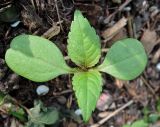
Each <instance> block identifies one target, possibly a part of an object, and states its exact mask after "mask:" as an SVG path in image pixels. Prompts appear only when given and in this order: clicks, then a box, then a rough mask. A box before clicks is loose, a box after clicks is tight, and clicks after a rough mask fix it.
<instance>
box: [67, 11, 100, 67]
mask: <svg viewBox="0 0 160 127" xmlns="http://www.w3.org/2000/svg"><path fill="white" fill-rule="evenodd" d="M68 37H69V38H68V47H67V48H68V55H69V57H70V58H71V60H72V61H73V62H75V63H76V64H77V65H78V66H84V67H92V66H94V65H95V64H96V63H97V62H98V61H99V58H100V53H101V50H100V47H101V46H100V39H99V37H98V36H97V35H96V32H95V30H94V28H93V27H91V26H90V24H89V22H88V20H87V19H86V18H84V17H83V15H82V14H81V12H80V11H75V13H74V21H72V24H71V31H70V32H69V35H68Z"/></svg>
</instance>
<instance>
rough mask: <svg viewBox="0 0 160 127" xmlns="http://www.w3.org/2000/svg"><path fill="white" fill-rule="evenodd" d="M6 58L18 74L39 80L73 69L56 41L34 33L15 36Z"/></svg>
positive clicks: (48, 78) (42, 80) (51, 77)
mask: <svg viewBox="0 0 160 127" xmlns="http://www.w3.org/2000/svg"><path fill="white" fill-rule="evenodd" d="M5 60H6V62H7V64H8V66H9V67H10V68H11V69H12V70H13V71H15V72H16V73H17V74H19V75H21V76H23V77H26V78H28V79H30V80H32V81H37V82H44V81H48V80H50V79H53V78H55V77H57V76H59V75H61V74H66V73H69V72H70V71H71V69H70V68H69V67H68V66H67V65H66V63H65V61H64V58H63V56H62V53H61V52H60V50H59V49H58V48H57V46H56V45H55V44H54V43H52V42H51V41H49V40H47V39H44V38H42V37H38V36H33V35H20V36H17V37H15V38H14V39H13V40H12V42H11V47H10V49H8V50H7V52H6V54H5Z"/></svg>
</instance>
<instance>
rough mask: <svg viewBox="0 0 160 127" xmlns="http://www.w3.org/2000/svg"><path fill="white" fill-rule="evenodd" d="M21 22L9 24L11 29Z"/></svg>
mask: <svg viewBox="0 0 160 127" xmlns="http://www.w3.org/2000/svg"><path fill="white" fill-rule="evenodd" d="M20 22H21V21H16V22H14V23H12V24H11V27H17V26H18V25H19V23H20Z"/></svg>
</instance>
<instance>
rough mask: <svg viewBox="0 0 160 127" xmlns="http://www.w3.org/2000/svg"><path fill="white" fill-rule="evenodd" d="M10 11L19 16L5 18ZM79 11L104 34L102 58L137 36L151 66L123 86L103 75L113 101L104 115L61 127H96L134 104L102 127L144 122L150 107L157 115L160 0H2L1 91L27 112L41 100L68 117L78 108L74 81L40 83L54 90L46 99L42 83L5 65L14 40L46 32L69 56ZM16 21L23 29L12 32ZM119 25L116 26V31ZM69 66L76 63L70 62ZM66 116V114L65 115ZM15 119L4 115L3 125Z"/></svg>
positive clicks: (67, 121)
mask: <svg viewBox="0 0 160 127" xmlns="http://www.w3.org/2000/svg"><path fill="white" fill-rule="evenodd" d="M125 4H126V5H125ZM10 6H12V9H13V10H14V11H13V10H11V11H10V12H9V17H5V16H4V13H2V12H4V11H3V10H4V9H5V8H10ZM75 9H79V10H81V11H82V12H83V14H84V15H85V16H86V17H87V18H88V20H89V21H90V23H91V24H92V26H94V28H95V29H96V31H97V33H98V35H100V37H101V40H102V41H101V45H102V50H103V52H102V54H103V57H104V53H105V52H106V51H107V49H108V48H109V47H110V45H111V44H112V43H113V42H114V41H116V40H119V39H122V38H125V37H133V38H137V39H139V40H141V41H142V43H143V44H144V47H145V48H146V51H147V53H148V59H149V61H148V64H147V67H146V69H145V71H144V73H143V74H142V75H141V76H139V77H138V78H137V79H135V80H133V81H129V82H124V81H120V80H117V79H115V78H113V77H111V76H109V75H107V74H103V78H104V85H103V93H104V95H105V96H107V97H108V98H109V99H108V100H107V102H106V107H105V111H101V110H100V109H96V110H95V112H94V113H93V114H92V117H91V119H90V121H89V123H88V124H84V123H82V121H81V120H79V121H78V122H77V120H75V119H72V118H71V117H72V116H69V117H63V118H62V119H60V123H59V125H58V126H60V127H83V126H87V125H88V126H89V125H92V124H95V123H97V122H98V121H99V120H101V119H103V118H104V117H106V116H108V115H106V114H107V113H108V114H109V113H112V112H113V111H115V110H117V109H119V108H120V107H121V106H123V105H125V104H126V103H128V102H129V101H131V100H133V101H134V103H132V104H130V105H129V106H128V107H127V108H125V109H124V110H122V111H120V112H119V113H118V114H116V115H114V116H113V117H111V118H110V119H109V120H107V121H106V122H105V123H104V124H103V125H102V127H111V126H112V127H121V126H122V125H124V124H125V123H131V122H133V121H135V120H137V119H140V118H142V117H143V112H142V109H143V108H144V107H146V106H147V107H149V109H150V110H151V111H152V112H156V109H155V107H156V102H157V100H158V98H159V96H160V69H159V70H158V68H157V64H158V63H160V1H159V0H126V1H125V0H112V1H111V0H41V1H39V0H19V1H18V0H17V1H16V0H15V1H14V0H1V1H0V91H3V92H4V93H8V94H9V95H11V96H12V97H13V98H15V99H16V100H17V101H18V102H19V103H21V104H22V105H24V106H25V107H27V108H31V107H33V102H34V100H35V99H40V100H42V101H43V103H44V104H45V105H46V106H55V107H58V108H59V109H61V110H62V109H63V110H64V109H67V111H68V112H71V110H72V111H73V110H74V111H75V110H77V109H78V106H77V102H76V99H75V95H74V92H73V91H72V86H71V81H70V76H67V75H66V76H65V75H63V76H59V77H58V78H56V79H53V80H51V81H49V82H46V83H41V84H45V85H47V86H49V88H50V91H49V93H48V94H46V95H44V96H38V95H37V94H36V88H37V86H38V85H40V84H39V83H35V82H32V81H29V80H27V79H24V78H22V77H20V76H17V75H16V74H14V73H13V72H12V71H11V70H10V69H9V68H8V67H7V66H6V64H5V61H4V55H5V52H6V50H7V48H8V47H9V44H10V41H11V39H12V38H14V37H15V36H17V35H19V34H22V33H29V34H35V35H39V36H41V35H44V33H45V37H46V38H50V40H52V41H53V42H55V43H56V45H57V46H58V47H59V48H60V49H61V51H62V52H63V55H64V56H67V50H66V46H67V35H68V32H69V28H70V24H71V21H72V19H73V13H74V10H75ZM122 17H125V18H126V19H127V20H128V21H127V24H126V22H125V21H123V22H122V24H124V25H123V26H120V24H119V23H118V21H119V20H120V19H121V18H122ZM16 21H21V22H20V24H19V25H18V26H16V27H11V24H13V23H15V22H16ZM116 23H117V27H113V26H114V25H115V24H116ZM50 28H52V30H53V31H52V35H51V36H50V35H48V33H46V31H47V30H48V29H50ZM59 28H60V31H59ZM115 28H118V30H116V29H115ZM110 29H111V30H110ZM113 31H114V32H113ZM105 33H107V35H106V34H105ZM66 58H67V57H66ZM67 62H68V63H69V64H70V65H72V64H73V63H71V62H70V60H68V59H67ZM71 76H72V75H71ZM107 106H108V107H107ZM65 112H66V111H65V110H64V114H65ZM12 120H13V116H11V115H5V116H4V115H0V126H2V127H12V126H11V122H12ZM155 125H157V126H155ZM17 127H18V125H17ZM152 127H160V123H159V122H158V121H157V122H156V123H154V124H153V125H152Z"/></svg>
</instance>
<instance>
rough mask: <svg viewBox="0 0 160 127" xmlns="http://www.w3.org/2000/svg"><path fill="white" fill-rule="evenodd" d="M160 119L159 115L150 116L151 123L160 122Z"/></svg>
mask: <svg viewBox="0 0 160 127" xmlns="http://www.w3.org/2000/svg"><path fill="white" fill-rule="evenodd" d="M159 118H160V115H159V114H150V115H149V118H148V120H149V122H150V123H155V122H157V121H158V119H159Z"/></svg>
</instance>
